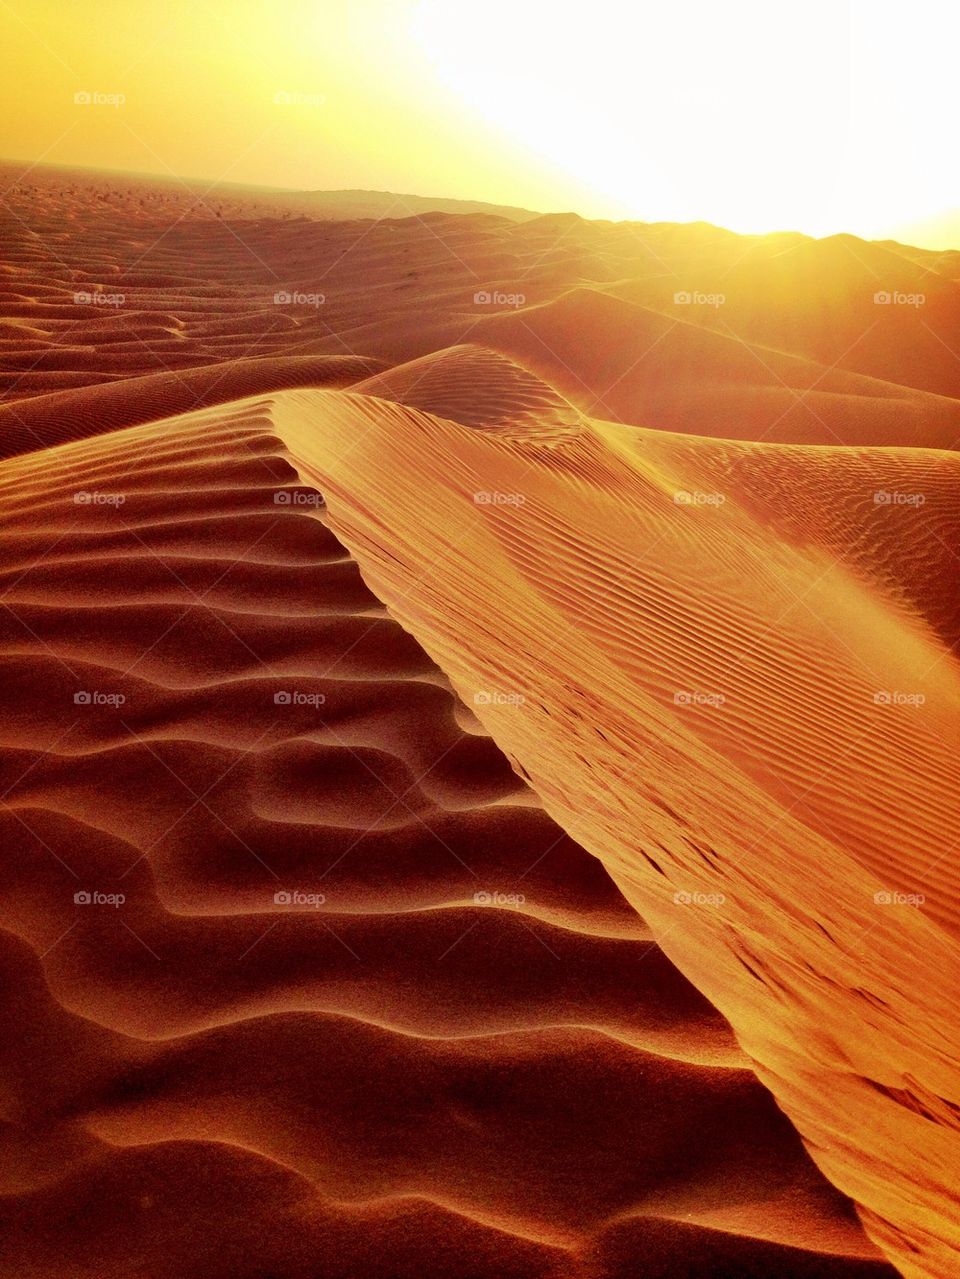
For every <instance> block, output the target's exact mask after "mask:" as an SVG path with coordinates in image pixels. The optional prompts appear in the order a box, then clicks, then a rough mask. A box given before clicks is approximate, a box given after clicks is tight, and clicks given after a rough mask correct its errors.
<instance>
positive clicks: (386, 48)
mask: <svg viewBox="0 0 960 1279" xmlns="http://www.w3.org/2000/svg"><path fill="white" fill-rule="evenodd" d="M0 48H2V49H3V51H4V60H5V72H6V73H5V75H4V76H2V77H0V157H3V158H5V159H12V160H16V161H18V162H22V163H23V164H24V165H25V166H26V165H27V164H30V163H34V162H37V161H40V162H44V163H52V164H62V165H72V164H75V165H83V166H89V167H95V168H105V169H117V170H124V171H129V172H142V173H156V174H161V175H168V176H178V177H184V178H188V177H189V178H202V179H206V180H209V181H211V182H212V181H214V180H223V181H231V182H241V183H251V184H260V185H266V186H279V187H289V188H293V189H297V190H319V189H323V190H335V189H344V188H365V189H376V190H389V191H397V192H402V193H405V194H406V193H414V194H419V195H427V196H445V197H460V198H464V199H474V200H486V201H490V202H491V203H495V204H512V205H521V206H523V207H526V208H530V209H536V210H542V211H556V210H569V209H572V210H575V211H576V212H578V213H581V214H582V215H583V216H585V217H611V218H623V217H627V218H637V219H640V220H643V221H684V222H687V221H696V220H703V221H708V222H713V223H716V224H718V225H721V226H726V227H730V228H731V229H733V230H735V231H747V232H764V231H773V230H800V231H805V232H808V233H809V234H812V235H827V234H832V233H835V232H839V231H848V232H852V233H854V234H857V235H861V236H864V237H866V238H887V237H893V238H898V239H903V240H908V241H912V242H913V243H917V244H922V245H925V246H928V247H933V248H946V247H958V248H960V167H958V166H957V164H956V162H955V133H956V127H957V123H958V120H957V115H958V111H957V91H956V86H957V73H956V57H957V49H958V48H960V5H957V4H956V3H955V0H913V3H911V4H910V5H908V6H905V5H902V4H900V3H894V2H893V0H805V2H804V3H802V4H798V3H795V2H790V3H787V2H782V3H781V2H779V0H724V2H723V3H722V4H721V3H716V2H713V3H708V2H707V0H669V3H662V0H658V2H657V3H647V2H646V0H620V2H614V0H589V3H581V4H579V5H573V4H569V3H564V2H563V0H551V2H549V3H548V2H547V0H477V2H476V3H469V0H0ZM78 95H80V96H79V98H78ZM84 95H86V96H84ZM88 99H89V100H88Z"/></svg>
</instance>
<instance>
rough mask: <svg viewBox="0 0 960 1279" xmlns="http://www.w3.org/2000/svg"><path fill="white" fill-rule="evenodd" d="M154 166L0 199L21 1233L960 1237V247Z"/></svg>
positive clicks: (579, 1272) (503, 1255)
mask: <svg viewBox="0 0 960 1279" xmlns="http://www.w3.org/2000/svg"><path fill="white" fill-rule="evenodd" d="M139 181H140V180H139V179H133V178H131V179H129V180H124V181H121V179H120V178H118V177H116V176H114V175H111V176H110V177H109V178H105V177H103V176H102V175H100V176H98V175H91V174H76V175H73V174H70V173H67V172H63V171H60V172H57V171H54V170H35V171H34V172H33V173H31V174H30V175H29V176H28V177H26V178H24V179H22V180H21V181H20V182H19V183H17V185H16V187H15V189H14V190H13V191H12V192H11V193H9V194H8V196H7V197H6V204H5V206H4V207H3V209H2V217H3V222H4V234H5V236H6V240H7V244H8V252H7V255H6V258H5V262H4V265H3V267H2V268H0V269H2V271H3V290H2V307H0V315H2V319H0V369H2V374H0V377H2V399H0V452H2V456H3V458H4V459H5V460H3V461H2V462H0V509H2V512H3V529H2V533H0V577H2V578H3V583H2V589H3V604H4V608H3V611H2V618H3V621H2V627H0V662H2V663H3V665H4V666H5V668H6V680H5V689H6V690H7V695H6V699H5V704H6V713H5V715H4V718H3V742H2V746H3V755H2V759H0V765H2V770H3V774H4V781H3V787H2V791H3V806H2V808H0V821H2V823H3V825H4V834H5V841H4V842H5V847H6V850H7V856H6V857H5V859H4V863H3V864H4V872H3V882H2V884H0V897H2V902H3V911H4V931H3V933H2V945H0V965H2V966H3V972H4V977H5V980H4V981H3V982H2V983H0V991H2V998H3V999H4V1000H5V1002H6V1004H7V1006H8V1020H9V1021H10V1023H11V1024H12V1025H15V1026H16V1027H17V1028H18V1030H17V1033H16V1034H15V1035H14V1036H11V1037H10V1038H9V1039H8V1040H7V1042H5V1044H4V1047H3V1050H2V1052H0V1079H2V1082H3V1086H4V1096H5V1098H6V1101H5V1106H4V1119H5V1124H4V1134H3V1142H2V1146H0V1150H2V1155H3V1157H2V1159H0V1177H2V1181H3V1184H2V1186H0V1223H2V1226H3V1229H4V1233H5V1238H6V1240H7V1247H6V1251H5V1255H4V1260H2V1261H0V1275H3V1276H7V1275H9V1276H10V1277H11V1279H13V1276H17V1279H23V1277H28V1279H41V1277H42V1279H46V1277H47V1276H49V1275H52V1274H57V1275H60V1276H66V1277H68V1279H70V1277H76V1279H87V1277H88V1276H91V1275H97V1276H98V1279H99V1276H101V1275H115V1276H118V1277H119V1276H125V1275H128V1274H132V1273H137V1274H145V1275H150V1276H151V1277H153V1276H157V1277H158V1279H161V1277H166V1276H169V1277H170V1279H174V1276H176V1279H193V1277H194V1276H196V1279H200V1277H201V1276H203V1277H204V1279H209V1277H210V1276H217V1277H219V1276H222V1277H223V1279H227V1277H228V1276H230V1277H231V1279H232V1277H237V1276H240V1277H245V1276H249V1279H255V1277H257V1279H263V1277H264V1276H266V1275H278V1276H279V1275H283V1276H284V1279H315V1277H316V1276H317V1275H319V1274H322V1275H324V1276H332V1277H334V1279H340V1277H341V1276H342V1279H348V1277H349V1279H352V1277H353V1276H356V1275H361V1274H362V1275H371V1276H383V1279H406V1277H407V1276H409V1277H410V1279H413V1277H414V1276H427V1277H435V1279H441V1277H443V1279H445V1277H446V1276H449V1275H452V1274H456V1275H458V1276H476V1279H481V1277H483V1279H493V1276H496V1277H497V1279H500V1277H502V1276H511V1277H512V1276H517V1277H519V1276H523V1277H530V1279H628V1276H630V1277H631V1279H632V1277H633V1276H636V1275H639V1274H642V1275H644V1276H652V1277H654V1279H658V1277H662V1279H668V1277H669V1279H673V1277H675V1276H679V1277H680V1279H683V1277H688V1279H708V1277H723V1279H726V1277H727V1276H733V1275H736V1276H737V1277H738V1279H768V1276H771V1275H777V1276H778V1277H789V1279H814V1277H825V1276H830V1277H831V1279H832V1277H834V1276H836V1277H837V1279H840V1277H842V1279H866V1277H867V1276H870V1277H875V1279H880V1277H881V1276H883V1277H884V1279H886V1277H887V1276H891V1275H893V1274H894V1273H896V1271H899V1272H900V1273H902V1274H904V1275H906V1276H909V1277H911V1279H921V1277H922V1279H945V1277H948V1276H951V1275H960V1231H958V1228H957V1214H956V1186H957V1176H958V1172H960V1131H958V1129H960V1122H958V1115H960V1078H958V1062H957V1053H956V1044H957V1042H958V1038H957V1029H958V1028H957V1026H956V1024H955V1023H956V1014H955V1012H954V1008H953V1002H952V1001H951V998H950V992H951V991H952V990H953V989H954V988H955V987H956V985H957V980H958V978H960V963H958V953H957V920H958V893H957V888H958V885H957V869H956V857H955V856H954V852H953V849H954V844H955V842H956V826H957V817H958V808H960V805H958V786H957V772H956V765H955V758H956V752H957V746H958V744H960V743H958V732H957V728H958V720H960V671H958V667H957V660H956V656H955V650H956V645H957V642H958V640H960V605H958V600H957V593H956V591H955V589H954V588H953V585H952V584H953V582H954V580H955V574H956V562H957V559H958V550H960V546H958V543H960V508H958V506H957V500H956V494H957V484H958V467H960V461H958V459H957V454H956V452H955V451H954V450H955V448H956V445H957V443H958V441H960V364H958V363H957V361H956V360H955V359H951V358H950V356H949V353H948V352H947V350H946V349H945V344H949V341H950V336H951V326H954V328H953V331H954V332H955V331H956V329H955V326H956V322H957V320H958V319H960V292H958V288H960V286H958V283H957V278H956V274H957V273H956V271H955V261H956V258H955V255H949V254H948V255H936V254H932V253H924V252H923V251H922V250H915V249H911V248H907V247H903V246H898V245H893V244H884V245H875V244H869V243H865V242H863V241H859V240H855V239H853V238H852V237H834V238H833V239H831V240H826V241H816V240H811V239H808V238H807V237H803V236H799V235H796V234H784V235H781V236H769V237H740V236H735V235H733V234H732V233H729V232H725V231H722V230H720V229H718V228H714V227H708V226H705V225H696V226H688V227H680V226H669V225H663V224H657V225H644V224H614V223H591V222H586V221H584V220H582V219H579V218H577V217H575V216H573V215H570V216H566V215H563V216H545V217H530V218H528V219H527V220H523V221H520V220H517V219H516V218H515V217H513V216H511V215H515V214H517V213H518V212H519V211H501V212H500V213H495V212H488V211H468V212H462V213H450V212H446V211H444V210H442V209H438V208H432V209H431V210H430V211H429V213H427V214H426V215H423V216H400V215H397V216H394V215H392V214H387V215H386V216H384V217H382V218H379V220H378V219H371V218H366V217H364V218H363V219H362V220H340V221H323V220H314V219H313V217H308V218H305V219H301V218H299V217H294V216H291V217H286V216H284V214H285V213H286V212H288V211H290V210H287V209H285V208H276V209H275V210H274V211H273V213H270V212H268V211H267V207H268V206H267V205H265V204H263V203H262V201H263V200H265V199H266V198H267V197H266V196H264V195H261V194H260V193H250V192H246V193H241V192H235V193H234V194H232V195H231V196H230V200H229V201H227V197H226V196H225V195H224V193H223V192H220V193H219V195H218V199H219V198H220V197H222V198H223V200H224V202H225V203H224V205H223V208H222V210H218V209H217V208H216V206H215V205H214V207H213V211H212V213H211V209H210V207H207V202H206V198H205V197H204V204H203V205H200V206H198V205H197V204H196V194H195V192H193V193H192V194H191V193H188V192H185V191H184V190H183V189H182V188H181V189H177V188H176V187H175V186H174V185H173V184H171V185H170V186H169V187H167V186H165V185H164V184H163V183H160V182H158V181H156V180H154V182H153V184H152V189H151V190H148V189H147V188H146V186H144V188H143V189H142V190H140V188H138V185H137V183H138V182H139ZM191 186H192V184H191ZM138 191H139V192H140V193H138ZM268 194H269V193H268ZM337 194H338V197H339V195H340V194H343V195H344V197H345V198H346V196H349V197H350V199H352V198H353V197H354V195H357V196H358V198H359V197H360V196H363V195H365V194H366V193H337ZM374 194H375V193H374ZM188 195H189V198H188ZM101 197H102V198H101ZM278 198H279V197H278ZM303 198H304V199H307V198H308V197H306V196H304V197H303ZM168 200H169V203H167V201H168ZM230 201H232V203H230ZM431 203H432V204H436V203H443V202H431ZM318 207H319V206H318ZM331 207H332V206H331ZM342 207H349V201H348V202H347V205H345V206H342ZM372 207H373V206H371V208H372ZM219 212H222V213H223V216H222V217H221V216H218V213H219ZM884 293H887V294H889V296H888V297H887V298H886V299H884V298H883V297H882V296H881V297H879V298H877V299H875V294H884ZM920 295H922V298H923V300H922V301H918V298H919V297H920ZM908 298H912V301H908V300H906V299H908Z"/></svg>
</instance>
